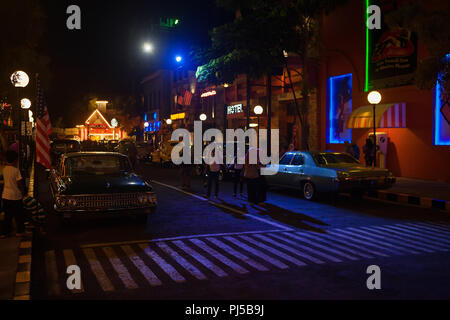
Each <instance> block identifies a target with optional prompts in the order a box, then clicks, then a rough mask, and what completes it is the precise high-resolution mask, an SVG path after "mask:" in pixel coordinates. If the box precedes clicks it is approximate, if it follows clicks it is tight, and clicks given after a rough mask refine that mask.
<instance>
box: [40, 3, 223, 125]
mask: <svg viewBox="0 0 450 320" xmlns="http://www.w3.org/2000/svg"><path fill="white" fill-rule="evenodd" d="M42 3H43V8H44V10H45V12H46V14H47V32H46V35H45V38H44V39H43V46H42V49H43V53H46V54H47V55H48V56H49V57H50V59H51V65H50V72H51V75H52V78H51V81H49V82H50V83H48V84H47V85H46V87H47V101H48V108H49V111H50V116H51V117H52V118H53V119H56V118H57V117H60V116H63V117H64V120H65V122H66V125H74V124H76V123H79V121H82V120H84V119H83V117H84V116H85V113H86V112H87V101H86V100H85V99H84V98H85V97H86V96H87V95H89V94H94V95H97V96H99V98H105V99H109V98H111V96H112V95H113V94H130V93H131V92H132V90H133V83H136V79H138V78H139V77H141V76H143V75H145V74H148V73H150V72H151V70H152V67H155V66H156V67H157V66H168V67H170V66H171V65H172V64H173V61H174V55H175V54H179V53H180V54H182V55H184V56H187V54H188V52H189V50H190V47H191V46H192V45H196V44H197V45H198V44H201V43H207V41H208V39H209V37H208V31H209V30H210V29H211V28H212V27H213V26H214V25H218V24H221V23H223V22H224V21H225V20H224V19H226V15H224V14H223V11H222V10H220V9H218V8H216V7H215V1H211V0H209V1H208V0H194V1H171V0H167V1H142V0H140V1H138V0H129V1H123V0H122V1H118V0H110V1H97V0H95V1H94V0H90V1H87V0H81V1H80V0H77V1H72V0H70V1H66V0H58V1H54V0H43V1H42ZM72 4H76V5H78V6H80V8H81V24H82V25H81V27H82V29H81V30H68V29H67V28H66V20H67V17H68V16H69V15H68V14H66V9H67V7H68V6H69V5H72ZM161 16H163V17H166V16H167V17H176V18H179V19H180V20H181V22H182V23H181V25H180V27H179V31H178V32H176V33H170V34H167V33H163V35H164V34H165V36H162V35H161V34H160V35H155V34H153V35H152V33H151V31H150V30H151V29H150V28H151V27H150V26H151V24H152V23H159V17H161ZM168 36H169V37H170V38H168ZM145 40H150V41H152V42H153V43H154V44H155V52H154V54H153V55H145V54H143V52H142V50H141V46H142V43H143V42H144V41H145ZM80 110H81V111H82V112H81V113H80Z"/></svg>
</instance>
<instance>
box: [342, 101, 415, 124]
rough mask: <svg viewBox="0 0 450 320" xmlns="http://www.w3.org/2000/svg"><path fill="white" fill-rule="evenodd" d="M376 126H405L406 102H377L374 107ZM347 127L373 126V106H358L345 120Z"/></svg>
mask: <svg viewBox="0 0 450 320" xmlns="http://www.w3.org/2000/svg"><path fill="white" fill-rule="evenodd" d="M375 123H376V127H377V128H406V104H405V103H404V102H402V103H388V104H379V105H377V106H376V108H375ZM347 128H348V129H369V128H373V106H363V107H359V108H358V109H356V110H355V111H353V112H352V114H351V115H350V117H349V118H348V120H347Z"/></svg>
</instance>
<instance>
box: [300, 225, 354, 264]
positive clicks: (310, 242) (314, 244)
mask: <svg viewBox="0 0 450 320" xmlns="http://www.w3.org/2000/svg"><path fill="white" fill-rule="evenodd" d="M304 233H305V232H297V235H299V236H302V238H300V237H298V236H297V237H296V239H298V240H300V239H301V241H302V242H304V243H307V244H309V245H311V246H313V247H317V248H320V249H322V250H325V251H328V252H331V253H332V254H335V255H337V256H340V257H344V258H347V259H350V260H359V259H358V258H356V257H354V256H351V255H349V254H346V253H345V252H342V251H338V250H335V249H332V248H329V247H325V246H322V245H320V244H318V243H315V242H313V241H311V240H308V239H305V238H304V237H303V234H304Z"/></svg>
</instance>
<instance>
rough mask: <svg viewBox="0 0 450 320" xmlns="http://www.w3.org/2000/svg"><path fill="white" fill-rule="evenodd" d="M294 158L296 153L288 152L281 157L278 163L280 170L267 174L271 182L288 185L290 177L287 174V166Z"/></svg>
mask: <svg viewBox="0 0 450 320" xmlns="http://www.w3.org/2000/svg"><path fill="white" fill-rule="evenodd" d="M293 158H294V153H286V154H284V156H283V157H282V158H281V159H280V162H279V165H278V172H277V173H276V174H275V175H272V176H267V177H266V179H267V180H268V182H269V184H274V185H280V186H288V182H287V181H288V180H289V177H288V175H287V170H288V169H287V167H288V166H289V165H290V164H291V161H292V159H293Z"/></svg>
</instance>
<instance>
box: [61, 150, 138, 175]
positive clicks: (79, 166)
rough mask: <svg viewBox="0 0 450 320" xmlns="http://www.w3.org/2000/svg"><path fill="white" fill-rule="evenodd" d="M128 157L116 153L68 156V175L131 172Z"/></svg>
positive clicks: (66, 167)
mask: <svg viewBox="0 0 450 320" xmlns="http://www.w3.org/2000/svg"><path fill="white" fill-rule="evenodd" d="M130 171H131V167H130V163H129V161H128V159H127V158H126V157H122V156H114V155H86V156H78V157H71V158H68V159H67V160H66V162H65V172H66V175H68V176H76V175H110V174H119V173H123V172H130Z"/></svg>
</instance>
